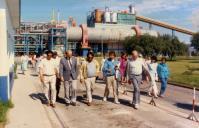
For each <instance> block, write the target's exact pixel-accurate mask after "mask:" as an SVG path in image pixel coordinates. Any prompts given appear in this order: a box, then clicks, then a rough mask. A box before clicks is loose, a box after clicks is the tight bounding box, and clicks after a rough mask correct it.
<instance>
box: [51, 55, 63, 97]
mask: <svg viewBox="0 0 199 128" xmlns="http://www.w3.org/2000/svg"><path fill="white" fill-rule="evenodd" d="M53 59H54V60H55V65H56V69H57V78H56V91H57V93H56V99H60V98H59V91H60V86H61V78H60V75H59V64H60V60H61V58H60V57H59V56H58V54H57V52H56V51H54V52H53Z"/></svg>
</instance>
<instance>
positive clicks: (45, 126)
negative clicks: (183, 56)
mask: <svg viewBox="0 0 199 128" xmlns="http://www.w3.org/2000/svg"><path fill="white" fill-rule="evenodd" d="M18 76H19V78H18V79H17V80H16V81H15V85H14V90H13V98H12V100H13V102H14V104H15V107H14V109H12V110H11V111H10V112H9V122H8V124H7V126H6V128H137V127H139V128H151V127H152V128H197V127H198V126H199V125H198V123H195V122H192V121H189V120H187V119H186V117H187V113H189V112H190V111H189V110H186V111H183V110H182V109H178V108H177V107H176V105H173V104H169V103H171V102H170V101H167V100H168V99H167V98H166V101H163V100H162V99H158V100H157V104H158V107H154V106H151V105H149V104H148V102H149V100H150V98H148V97H146V96H142V104H141V107H140V109H139V110H134V109H133V108H132V107H131V106H130V104H129V100H131V95H132V94H131V93H128V96H124V95H121V96H120V99H121V100H120V101H121V104H120V105H116V104H114V103H112V101H113V99H112V98H110V101H109V102H107V103H105V102H102V101H101V99H102V96H103V90H104V84H97V87H96V89H95V91H94V96H93V97H94V104H93V105H92V106H90V107H88V106H87V105H86V104H85V99H83V98H82V95H83V94H85V92H84V86H82V85H81V84H79V89H78V96H79V97H78V105H77V106H76V107H73V106H66V105H65V104H64V101H63V100H60V101H58V103H57V106H56V108H55V109H53V108H51V107H47V106H45V105H43V104H42V102H41V99H42V97H43V95H42V94H41V90H42V86H41V84H40V82H39V79H38V77H35V76H32V75H31V73H30V72H29V73H27V75H25V76H24V75H20V74H19V75H18ZM169 90H170V89H169ZM168 92H170V91H168ZM178 93H180V92H178ZM181 94H183V92H181V93H180V95H177V96H181ZM167 95H170V93H168V94H167ZM60 96H61V97H63V88H62V89H61V94H60ZM168 97H170V96H168Z"/></svg>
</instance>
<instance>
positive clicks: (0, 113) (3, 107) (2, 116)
mask: <svg viewBox="0 0 199 128" xmlns="http://www.w3.org/2000/svg"><path fill="white" fill-rule="evenodd" d="M13 107H14V105H13V103H12V102H11V101H8V102H6V103H5V102H2V101H0V123H1V122H5V121H6V114H7V111H8V109H9V108H13Z"/></svg>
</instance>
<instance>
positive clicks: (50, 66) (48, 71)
mask: <svg viewBox="0 0 199 128" xmlns="http://www.w3.org/2000/svg"><path fill="white" fill-rule="evenodd" d="M39 68H41V69H42V71H43V75H55V69H56V68H57V66H56V62H55V60H54V59H50V60H47V59H46V58H45V59H42V60H41V63H40V64H39Z"/></svg>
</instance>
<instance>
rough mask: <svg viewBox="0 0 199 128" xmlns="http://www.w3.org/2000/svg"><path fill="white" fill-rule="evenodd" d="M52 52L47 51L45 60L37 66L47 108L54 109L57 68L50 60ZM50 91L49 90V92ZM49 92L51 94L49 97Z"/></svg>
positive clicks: (53, 61) (52, 60)
mask: <svg viewBox="0 0 199 128" xmlns="http://www.w3.org/2000/svg"><path fill="white" fill-rule="evenodd" d="M52 56H53V52H52V51H47V58H45V59H43V60H42V61H41V63H40V65H39V73H40V80H41V82H42V83H43V85H44V94H45V97H46V98H47V106H49V105H51V106H52V107H55V102H56V89H55V88H56V87H55V83H56V75H57V68H56V63H55V60H54V59H52ZM49 89H50V90H49ZM49 91H50V92H51V93H50V95H49Z"/></svg>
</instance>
